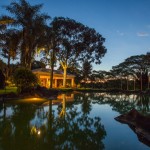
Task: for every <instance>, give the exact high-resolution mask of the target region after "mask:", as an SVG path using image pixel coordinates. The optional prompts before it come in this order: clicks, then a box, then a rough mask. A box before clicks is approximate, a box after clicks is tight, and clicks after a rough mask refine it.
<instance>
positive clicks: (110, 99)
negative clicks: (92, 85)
mask: <svg viewBox="0 0 150 150" xmlns="http://www.w3.org/2000/svg"><path fill="white" fill-rule="evenodd" d="M90 96H91V97H93V101H92V103H97V104H109V105H110V106H111V107H112V109H113V110H115V111H117V112H119V113H121V114H123V113H126V112H128V111H130V110H131V109H133V108H136V109H137V110H138V111H140V112H142V113H145V114H146V113H148V112H149V111H150V96H148V95H126V94H115V95H114V94H106V93H101V94H100V93H93V94H91V95H90Z"/></svg>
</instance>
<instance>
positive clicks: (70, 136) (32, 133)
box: [0, 93, 150, 150]
mask: <svg viewBox="0 0 150 150" xmlns="http://www.w3.org/2000/svg"><path fill="white" fill-rule="evenodd" d="M105 104H107V105H109V106H110V108H111V109H112V112H118V113H119V114H124V113H126V112H128V111H130V110H131V109H132V108H136V109H137V110H138V111H140V112H142V113H144V114H149V113H150V97H148V96H141V95H125V94H116V95H114V94H107V93H75V94H73V93H70V94H62V95H59V96H58V98H57V100H51V101H46V100H38V101H36V100H34V101H32V102H31V101H24V102H22V101H18V102H17V101H11V102H5V103H0V149H3V150H27V149H28V150H30V149H32V150H34V149H36V150H43V149H44V150H46V149H52V150H53V149H105V147H106V145H104V143H103V142H104V140H105V137H107V136H109V135H106V132H107V131H106V129H105V128H104V124H103V122H102V121H101V118H100V114H99V113H98V112H97V111H98V110H93V109H94V108H93V106H98V108H99V106H101V105H104V106H105ZM91 112H94V114H91ZM112 112H110V116H111V113H112ZM96 114H98V115H96ZM101 115H102V114H101ZM103 115H104V116H102V117H103V118H105V114H103ZM112 119H113V118H112ZM106 126H107V125H106ZM113 136H115V135H112V137H111V139H113ZM117 144H118V145H119V144H120V143H119V141H118V143H117Z"/></svg>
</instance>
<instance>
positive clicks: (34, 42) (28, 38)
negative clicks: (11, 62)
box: [5, 0, 50, 68]
mask: <svg viewBox="0 0 150 150" xmlns="http://www.w3.org/2000/svg"><path fill="white" fill-rule="evenodd" d="M5 8H6V10H8V11H9V12H10V13H11V16H5V18H8V19H9V20H13V21H12V23H11V25H12V26H15V27H17V28H18V29H19V30H20V32H21V37H20V40H19V46H20V51H19V52H20V62H21V64H22V66H24V67H27V68H31V61H32V59H33V58H34V54H35V52H36V49H37V46H38V43H39V42H40V41H41V40H42V39H41V35H43V34H44V29H45V26H46V20H47V19H49V18H50V17H49V16H47V15H46V14H42V13H41V12H40V10H41V8H42V5H34V6H32V5H30V4H29V3H28V2H26V0H19V1H18V2H11V3H10V5H8V6H6V7H5Z"/></svg>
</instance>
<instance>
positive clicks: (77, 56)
mask: <svg viewBox="0 0 150 150" xmlns="http://www.w3.org/2000/svg"><path fill="white" fill-rule="evenodd" d="M51 27H52V29H53V33H54V34H55V39H56V40H55V41H56V43H55V44H56V47H57V49H58V52H57V53H56V57H57V60H58V61H59V63H60V64H61V66H62V68H63V69H64V81H63V86H64V87H65V85H66V72H67V68H68V66H69V65H72V64H74V63H75V62H76V61H80V62H81V61H82V62H83V61H84V60H88V61H89V62H94V63H96V64H100V63H101V58H102V57H103V56H104V55H105V53H106V51H107V50H106V48H105V46H104V45H103V43H104V42H105V39H104V38H103V37H102V36H101V35H100V34H99V33H97V32H96V31H95V30H94V29H92V28H89V27H87V26H85V25H83V24H81V23H79V22H76V21H75V20H73V19H69V18H63V17H56V18H54V20H53V21H52V23H51Z"/></svg>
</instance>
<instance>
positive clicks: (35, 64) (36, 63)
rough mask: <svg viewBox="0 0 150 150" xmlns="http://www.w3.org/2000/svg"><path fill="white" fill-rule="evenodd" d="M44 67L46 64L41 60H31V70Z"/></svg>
mask: <svg viewBox="0 0 150 150" xmlns="http://www.w3.org/2000/svg"><path fill="white" fill-rule="evenodd" d="M45 67H46V65H45V64H44V63H43V62H41V61H37V60H35V61H33V62H32V64H31V70H33V69H38V68H45Z"/></svg>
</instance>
